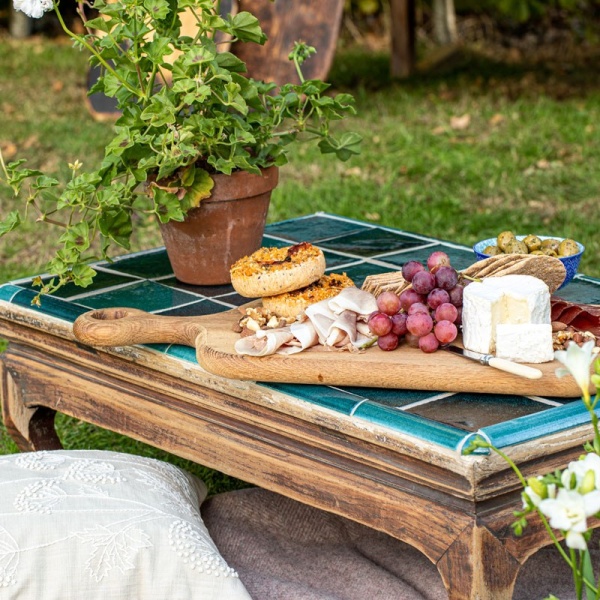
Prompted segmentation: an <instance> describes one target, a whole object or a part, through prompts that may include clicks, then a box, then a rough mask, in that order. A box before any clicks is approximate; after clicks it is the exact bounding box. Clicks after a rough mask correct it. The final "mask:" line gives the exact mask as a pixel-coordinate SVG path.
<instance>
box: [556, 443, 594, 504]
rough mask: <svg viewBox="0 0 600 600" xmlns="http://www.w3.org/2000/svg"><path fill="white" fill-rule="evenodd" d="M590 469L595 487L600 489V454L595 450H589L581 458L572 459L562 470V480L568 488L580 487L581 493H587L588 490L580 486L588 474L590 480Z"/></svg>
mask: <svg viewBox="0 0 600 600" xmlns="http://www.w3.org/2000/svg"><path fill="white" fill-rule="evenodd" d="M590 471H591V472H592V473H593V482H594V486H593V487H594V489H597V490H598V489H600V456H598V455H597V454H596V453H594V452H589V453H588V454H586V455H585V458H583V459H581V460H574V461H571V462H570V463H569V465H568V467H567V468H566V469H565V470H564V471H563V472H562V475H561V482H562V484H563V485H564V486H565V487H566V488H567V489H570V488H573V489H578V490H579V491H580V492H581V493H584V494H585V493H586V491H585V490H581V489H579V488H580V486H581V484H582V483H583V480H584V478H585V477H586V476H587V477H588V481H589V477H590V475H589V472H590ZM573 476H575V481H574V485H572V484H571V482H572V481H573ZM587 491H591V490H587Z"/></svg>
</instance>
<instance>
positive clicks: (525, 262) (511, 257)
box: [460, 254, 567, 294]
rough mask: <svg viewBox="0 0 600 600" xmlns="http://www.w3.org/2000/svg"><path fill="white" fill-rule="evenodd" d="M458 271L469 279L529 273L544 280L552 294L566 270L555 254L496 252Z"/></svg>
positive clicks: (561, 280)
mask: <svg viewBox="0 0 600 600" xmlns="http://www.w3.org/2000/svg"><path fill="white" fill-rule="evenodd" d="M460 273H461V275H463V276H464V277H468V278H470V279H485V278H486V277H501V276H503V275H531V276H532V277H537V278H538V279H541V280H542V281H544V282H545V283H546V285H547V286H548V289H549V290H550V293H551V294H553V293H554V292H555V291H556V290H557V289H558V288H559V287H560V286H561V285H562V282H563V281H564V280H565V277H566V275H567V270H566V269H565V266H564V265H563V263H562V262H561V261H560V259H558V258H556V257H555V256H545V255H537V254H498V255H496V256H490V257H489V258H486V259H484V260H480V261H477V262H476V263H474V264H472V265H471V266H470V267H467V268H466V269H463V270H462V271H461V272H460Z"/></svg>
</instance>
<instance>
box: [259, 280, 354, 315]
mask: <svg viewBox="0 0 600 600" xmlns="http://www.w3.org/2000/svg"><path fill="white" fill-rule="evenodd" d="M353 285H354V282H353V281H352V279H350V277H348V276H347V275H346V274H345V273H344V274H342V275H335V274H333V273H332V274H330V275H323V277H321V278H320V279H317V281H315V282H314V283H311V284H310V285H308V286H306V287H303V288H300V289H299V290H293V291H291V292H286V293H285V294H277V296H267V297H265V298H263V299H262V305H263V306H264V307H265V308H266V309H268V310H270V311H271V312H273V313H275V314H276V315H277V316H279V317H286V318H294V317H297V316H298V315H300V314H302V313H303V312H304V310H305V309H306V308H307V307H308V306H310V305H311V304H315V303H317V302H321V300H328V299H329V298H333V297H334V296H337V295H338V294H339V293H340V292H341V291H342V290H343V289H344V288H347V287H352V286H353Z"/></svg>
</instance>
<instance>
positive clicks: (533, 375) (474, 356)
mask: <svg viewBox="0 0 600 600" xmlns="http://www.w3.org/2000/svg"><path fill="white" fill-rule="evenodd" d="M440 348H442V350H447V351H448V352H452V353H453V354H458V355H459V356H463V357H464V358H468V359H470V360H476V361H477V362H480V363H481V364H482V365H486V366H488V367H493V368H494V369H499V370H500V371H506V372H507V373H512V374H513V375H518V376H519V377H526V378H527V379H539V378H540V377H541V376H542V372H541V371H540V370H539V369H535V368H534V367H528V366H527V365H522V364H520V363H515V362H512V361H510V360H506V359H504V358H498V357H496V356H494V355H493V354H482V353H481V352H475V351H473V350H467V349H466V348H461V347H460V346H453V345H452V344H447V345H444V346H440Z"/></svg>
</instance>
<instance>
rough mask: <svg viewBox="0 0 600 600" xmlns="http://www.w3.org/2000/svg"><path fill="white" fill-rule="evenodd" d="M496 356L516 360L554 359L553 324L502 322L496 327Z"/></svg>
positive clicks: (541, 361) (540, 360)
mask: <svg viewBox="0 0 600 600" xmlns="http://www.w3.org/2000/svg"><path fill="white" fill-rule="evenodd" d="M496 356H497V357H498V358H506V359H508V360H512V361H514V362H525V363H544V362H550V361H551V360H553V359H554V348H553V347H552V325H551V324H550V323H535V324H531V323H528V324H519V325H512V324H510V323H500V324H499V325H498V326H497V327H496Z"/></svg>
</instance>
